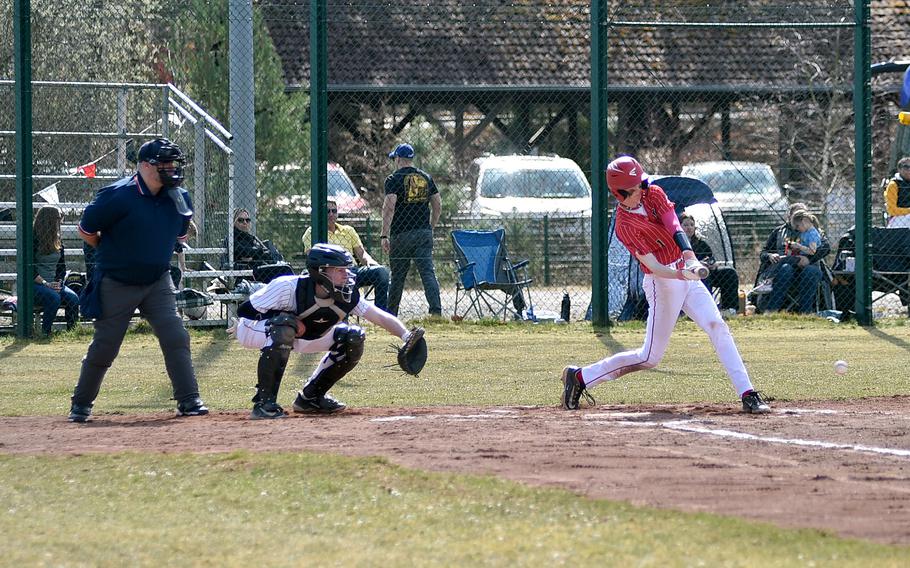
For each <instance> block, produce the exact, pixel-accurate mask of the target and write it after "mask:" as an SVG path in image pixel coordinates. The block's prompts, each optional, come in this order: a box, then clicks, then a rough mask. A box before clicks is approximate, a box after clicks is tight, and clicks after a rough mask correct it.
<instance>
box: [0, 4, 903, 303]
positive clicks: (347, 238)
mask: <svg viewBox="0 0 910 568" xmlns="http://www.w3.org/2000/svg"><path fill="white" fill-rule="evenodd" d="M886 4H887V5H886ZM7 6H9V5H7ZM31 9H32V15H31V25H32V38H33V49H32V68H33V79H35V80H36V81H44V82H47V83H46V84H38V85H36V87H35V89H34V107H33V112H34V130H35V133H34V136H33V140H34V160H33V171H34V174H35V178H34V185H35V187H34V192H35V193H36V194H37V195H36V197H35V203H36V209H37V208H39V204H44V203H53V200H54V199H56V200H57V202H58V203H59V205H60V207H61V208H62V209H63V211H64V213H65V216H64V222H63V226H64V233H63V236H64V243H65V244H66V245H67V251H66V253H67V262H68V263H71V264H72V267H73V269H75V270H81V269H82V267H81V265H80V259H79V257H78V255H77V254H71V253H75V251H78V250H79V249H81V246H80V243H79V241H78V239H76V238H75V234H74V233H73V232H72V231H73V228H72V227H73V226H74V225H75V223H76V222H77V221H78V215H79V211H80V209H79V207H80V206H84V204H85V203H87V202H88V201H89V200H90V199H91V197H92V194H93V192H94V191H96V190H97V189H98V188H99V187H101V186H102V185H104V183H106V182H107V181H110V180H112V179H115V178H117V177H118V176H122V175H128V174H129V173H130V172H132V171H134V170H135V167H136V165H135V163H134V162H133V161H132V160H133V159H134V157H133V153H134V152H135V148H137V145H138V144H141V143H142V142H143V141H144V140H147V139H150V138H152V137H155V136H162V135H163V136H169V137H171V138H172V139H174V140H175V141H177V143H178V144H179V145H180V146H181V147H182V148H183V149H184V150H185V152H186V153H187V157H188V164H187V181H186V184H185V185H186V187H187V189H188V190H189V191H190V193H191V195H192V196H193V199H194V203H195V206H196V216H195V220H196V224H197V226H198V235H197V236H195V237H194V238H191V240H190V246H191V247H193V248H192V249H191V250H190V251H188V254H187V257H186V258H187V274H188V277H187V280H186V281H185V284H186V285H189V286H192V287H195V288H199V289H208V288H212V290H213V291H217V292H218V293H221V294H222V295H224V296H225V298H226V300H227V301H231V300H229V298H230V297H233V294H232V293H233V292H235V287H236V285H237V284H238V283H239V282H240V281H241V279H243V278H251V277H252V273H251V269H252V268H253V267H255V266H256V265H260V264H269V263H273V262H275V261H276V260H278V259H279V258H283V259H284V260H285V261H287V262H289V263H290V264H291V265H292V267H293V268H294V269H295V270H299V269H301V268H302V266H303V258H304V253H305V250H306V248H307V247H308V246H309V244H308V243H305V242H304V239H303V235H304V233H305V232H306V231H307V229H308V228H309V227H310V225H311V215H312V213H313V204H312V203H311V197H310V196H311V187H312V178H313V176H312V172H311V160H310V154H311V152H310V140H311V137H310V104H309V103H310V99H309V87H310V72H309V69H310V18H311V5H310V2H308V1H293V0H259V1H256V2H252V3H250V2H248V1H239V0H219V1H215V0H192V1H181V2H160V1H158V2H150V1H148V0H126V1H124V2H121V3H118V4H116V5H114V4H110V5H104V6H102V5H100V4H81V5H79V6H78V7H73V6H70V5H69V4H67V3H64V2H62V1H61V0H33V1H32V2H31ZM0 10H5V11H2V12H0V28H2V29H3V31H4V34H3V37H4V38H12V36H13V34H12V27H13V26H12V11H11V9H10V8H9V7H6V8H2V9H0ZM905 11H906V10H902V9H901V8H900V7H899V6H892V5H891V4H890V3H878V4H876V5H875V6H873V10H872V16H871V23H872V31H873V54H874V55H873V61H887V60H889V59H894V58H895V57H899V56H900V53H899V49H900V48H899V47H898V46H899V45H901V41H900V38H901V36H902V31H903V30H905V29H906V25H907V24H908V16H907V15H905V13H904V12H905ZM326 14H327V17H326V20H327V23H326V31H327V38H328V57H327V59H328V109H327V110H328V113H327V114H328V129H327V132H326V134H325V138H324V140H325V141H326V142H327V144H328V161H329V163H328V166H327V176H328V193H329V196H330V197H332V198H333V201H332V202H330V203H329V205H328V207H326V209H327V210H331V209H337V215H336V214H334V213H333V214H330V215H329V217H328V220H329V235H328V238H329V240H330V241H335V242H339V243H341V244H345V245H347V246H349V247H354V248H355V249H356V248H362V251H363V252H365V253H367V256H363V255H360V256H361V258H360V259H359V260H361V262H362V263H363V264H364V265H366V264H370V263H377V264H381V265H384V266H385V267H387V268H390V269H391V270H390V271H389V272H390V273H391V276H390V281H389V282H388V284H389V286H376V285H375V282H374V281H375V274H373V275H372V276H371V277H370V278H372V280H365V281H364V283H365V284H369V286H368V287H371V288H372V293H373V294H374V296H373V297H374V298H375V294H379V295H380V296H383V295H385V294H390V295H391V309H395V308H396V307H397V309H398V311H399V313H400V314H401V315H402V316H404V317H406V318H410V317H415V316H420V315H423V314H426V313H428V312H431V313H432V312H435V311H437V310H439V311H440V312H441V313H442V315H443V316H444V317H452V316H454V317H455V318H456V319H458V318H460V317H468V318H476V317H478V316H483V317H504V318H507V319H508V318H523V319H528V318H535V317H536V318H538V319H555V318H558V317H560V316H561V315H563V314H562V313H561V312H563V307H564V306H566V304H569V305H568V306H566V307H568V316H569V317H570V319H573V320H576V319H580V318H582V317H584V316H585V312H586V311H587V308H588V307H589V305H590V303H591V297H592V289H591V282H592V270H591V264H592V239H591V234H592V230H595V229H594V228H592V223H593V222H595V219H597V218H598V217H597V215H593V214H592V196H591V191H592V190H591V180H593V179H594V178H595V177H597V176H601V175H602V170H603V166H604V164H592V163H591V154H592V144H591V140H592V135H593V134H594V133H592V132H591V126H590V124H591V122H590V121H591V92H590V89H591V57H592V54H591V33H592V27H591V3H590V2H587V1H582V0H575V1H572V0H564V1H530V2H506V1H498V0H496V1H494V0H491V1H485V2H475V3H471V4H463V3H455V2H449V1H447V0H442V1H440V2H433V3H427V2H404V3H395V4H388V3H375V2H356V1H351V2H328V3H327V10H326ZM607 14H608V22H607V23H606V26H607V28H608V29H607V38H608V41H607V46H606V57H607V61H608V75H607V87H608V93H609V96H608V107H607V114H608V132H606V133H601V134H602V135H605V136H606V139H607V141H608V144H609V154H610V155H616V154H619V153H631V154H634V155H636V156H637V157H638V158H639V160H640V161H641V162H642V163H643V164H644V166H645V168H646V169H647V170H648V172H649V174H651V175H652V176H653V177H654V178H655V183H657V184H658V185H665V186H667V187H670V186H674V184H679V181H678V180H677V179H675V178H676V176H686V177H691V178H695V179H697V180H700V181H701V182H704V184H706V185H707V187H708V188H709V189H710V190H711V192H712V193H713V196H714V198H715V199H716V202H715V203H714V204H711V203H692V204H688V205H689V207H688V208H687V212H688V213H689V214H690V215H691V218H692V219H691V223H690V224H694V226H695V234H696V235H697V236H698V237H700V238H701V240H702V241H703V243H704V245H706V246H707V247H708V248H709V249H710V252H708V250H705V251H704V255H705V256H706V257H709V258H711V259H714V260H716V261H717V263H716V267H717V270H715V271H714V272H712V282H711V283H712V285H713V287H714V288H715V290H716V291H717V296H718V302H719V304H720V306H721V307H722V308H728V309H736V310H741V309H742V308H743V306H742V304H743V303H744V302H743V300H745V301H747V302H749V303H751V304H752V305H754V306H756V309H757V310H758V311H770V310H773V309H789V310H794V311H811V312H817V311H823V310H825V309H838V310H843V309H844V308H845V307H848V306H850V307H852V298H853V297H854V295H855V293H854V292H853V290H854V286H853V283H852V275H851V273H850V271H849V268H850V265H851V263H850V261H849V259H850V258H854V259H856V258H860V259H862V258H863V255H862V250H861V251H860V252H859V253H856V252H852V251H853V249H852V248H851V246H852V245H851V242H850V239H849V238H847V239H846V240H844V242H843V243H839V241H840V240H841V237H842V236H843V235H845V233H847V231H848V229H850V227H851V226H852V225H853V222H854V218H855V192H854V189H853V188H854V178H855V173H854V172H855V168H856V163H855V162H856V160H855V158H854V144H855V138H856V133H855V127H854V124H855V119H854V100H853V97H854V63H853V61H854V49H855V41H854V39H855V38H854V34H855V30H856V27H855V25H854V20H855V16H854V6H853V3H852V2H847V1H844V2H821V1H818V2H808V3H800V4H799V5H794V6H792V7H786V6H783V5H780V4H773V3H767V2H761V1H751V2H722V3H710V4H708V3H703V2H612V3H608V4H607ZM7 32H9V33H7ZM12 69H13V45H12V39H10V40H9V41H8V42H6V41H5V42H4V43H3V45H0V71H2V72H0V79H4V80H5V81H3V82H0V103H2V105H3V106H2V108H5V109H13V108H14V105H13V100H12V97H13V92H14V91H13V84H12V82H11V81H9V80H8V79H12V77H13V76H12ZM903 69H904V67H901V66H900V65H898V66H896V67H895V68H894V69H892V71H894V70H896V71H897V72H884V73H881V74H876V75H874V76H873V87H874V90H873V94H874V98H873V102H874V107H873V110H874V121H873V124H874V130H873V133H874V137H873V152H872V156H873V160H874V162H873V165H874V168H873V178H875V179H877V180H880V179H883V178H889V177H891V176H892V175H894V174H895V173H896V172H898V170H897V162H898V160H899V158H900V157H902V155H903V154H904V153H905V152H910V148H907V146H910V140H908V139H907V137H906V132H905V130H906V129H905V128H904V127H900V126H899V125H898V123H897V122H896V120H894V116H895V115H896V111H897V108H898V91H899V86H900V82H901V77H902V75H901V72H902V71H903ZM882 70H884V68H882ZM63 82H71V83H69V84H64V83H63ZM168 85H172V86H168ZM183 93H185V95H183ZM14 130H15V126H14V116H13V113H12V112H11V111H10V112H6V113H2V116H0V193H2V196H0V200H2V201H3V202H4V205H5V206H6V208H5V209H4V213H2V215H3V217H2V220H0V222H2V226H0V239H2V241H3V245H2V247H3V248H4V253H5V256H4V257H3V261H4V265H3V268H2V272H3V273H7V274H9V273H11V272H14V271H15V265H14V260H15V251H14V250H10V249H15V248H16V245H15V243H14V240H15V231H14V225H15V215H16V207H14V206H13V202H15V195H14V179H13V177H14V176H13V175H12V174H14V161H15V148H14V136H13V135H14ZM228 132H229V134H228ZM400 144H408V145H409V147H410V148H405V149H404V150H399V152H398V155H397V156H395V157H394V158H390V157H389V154H390V153H392V152H393V151H395V150H396V148H399V145H400ZM411 151H413V156H412V157H409V156H411ZM411 168H416V169H411ZM89 172H90V173H91V174H92V176H93V177H90V176H89ZM898 175H899V174H898ZM658 176H660V177H658ZM664 176H666V177H664ZM908 177H910V173H908ZM874 185H875V191H874V192H873V196H872V212H873V218H872V224H873V226H885V224H886V215H887V222H892V223H894V221H892V219H898V218H900V215H901V213H902V212H910V210H908V211H903V209H906V208H907V207H910V203H906V200H907V199H910V197H907V196H908V193H910V189H904V182H903V181H902V180H897V182H896V183H895V185H896V186H898V187H897V190H896V191H893V192H892V194H893V195H895V197H894V203H893V206H892V207H890V208H889V207H888V205H887V203H886V200H885V198H884V188H883V187H882V188H879V187H878V185H879V184H878V182H876V183H875V184H874ZM687 187H688V186H686V184H685V183H682V184H681V185H680V188H679V189H674V191H676V192H679V193H675V194H674V195H683V196H684V195H687V192H691V191H693V190H692V189H691V187H689V189H687ZM49 188H50V189H49ZM54 191H56V195H54ZM680 199H686V198H685V197H680ZM709 201H710V200H709ZM797 203H803V204H805V209H806V210H807V211H808V212H809V213H810V214H811V215H812V217H810V218H809V219H808V223H809V224H810V225H812V228H817V232H818V234H819V235H820V237H821V240H820V242H818V241H817V240H816V239H815V237H814V236H813V235H814V234H815V232H814V231H813V230H812V229H811V228H809V229H807V230H805V231H802V233H804V234H802V235H799V234H797V233H796V229H795V228H794V229H792V230H788V231H778V229H779V228H780V227H781V226H782V225H784V224H785V223H786V222H787V220H788V216H789V210H790V208H791V206H792V205H794V204H797ZM333 205H334V207H333ZM317 207H319V208H323V207H325V205H323V204H319V205H318V206H317ZM902 208H903V209H902ZM247 218H249V219H250V220H251V222H250V223H246V222H245V219H247ZM340 225H346V226H348V227H350V229H345V228H339V226H340ZM499 229H502V232H501V233H499V232H497V230H499ZM352 230H353V231H355V232H356V238H355V237H352V233H351V231H352ZM775 231H778V232H775ZM901 234H902V233H901V232H895V233H889V234H887V235H885V236H884V237H881V236H880V232H873V233H872V235H871V236H869V237H868V238H867V236H866V235H861V239H866V240H864V241H863V242H866V243H867V244H868V242H870V240H871V244H872V245H873V247H874V248H873V249H872V252H873V256H874V255H876V254H878V255H880V256H881V257H882V258H887V259H888V260H887V262H885V264H884V265H881V264H876V263H877V262H879V261H876V260H875V259H874V258H873V262H872V264H871V269H874V270H875V272H877V273H878V274H876V275H875V278H876V279H875V281H874V282H875V284H876V291H875V293H874V296H875V297H876V298H878V297H882V298H883V300H882V302H880V304H881V305H886V304H887V303H888V302H891V303H892V304H894V305H896V306H897V309H898V310H899V309H900V307H901V305H903V306H906V299H907V294H905V293H903V292H901V283H902V282H904V281H905V280H906V268H908V267H906V266H904V265H903V264H901V263H902V262H903V259H904V258H906V257H905V256H902V255H905V254H906V253H905V250H906V246H905V244H901V243H902V242H904V243H905V241H900V238H899V237H900V235H901ZM430 235H431V237H430ZM848 236H849V235H848ZM460 239H461V240H460ZM464 239H467V240H464ZM488 239H491V240H488ZM266 240H267V241H269V242H264V241H266ZM892 241H893V242H892ZM812 242H815V245H814V246H815V252H814V253H811V252H809V251H810V250H811V246H812ZM358 244H359V245H360V246H359V247H358V246H357V245H358ZM614 244H615V242H614V243H611V245H610V247H609V255H608V258H609V271H610V277H609V280H610V283H609V288H610V293H609V306H610V313H611V314H612V316H613V317H620V316H621V315H622V316H623V317H637V316H640V315H641V310H640V309H638V308H640V306H636V305H635V303H636V300H637V299H638V298H639V297H640V296H639V294H638V291H637V282H638V278H639V276H640V275H639V274H638V272H637V269H636V266H635V263H634V261H632V260H630V259H629V256H628V254H627V253H625V252H624V250H623V248H622V247H620V246H613V245H614ZM802 247H809V248H806V249H805V250H803V248H802ZM886 247H892V250H890V251H889V250H886ZM901 247H904V248H901ZM276 251H277V252H278V253H279V254H276ZM353 252H357V253H358V254H359V251H356V250H355V251H353ZM506 253H507V254H506ZM593 254H594V255H601V256H604V255H607V254H608V253H607V251H593ZM279 255H280V256H279ZM506 259H507V260H506ZM525 260H527V261H528V262H527V264H524V263H523V262H522V261H525ZM774 260H777V262H773V261H774ZM807 262H808V264H806V263H807ZM856 263H857V260H854V261H852V264H853V265H854V266H855V265H856ZM772 264H773V268H770V269H769V268H768V266H769V265H772ZM860 264H862V263H861V261H860ZM412 265H413V266H412ZM515 265H521V266H519V267H517V268H515V269H514V270H513V267H514V266H515ZM885 269H887V270H885ZM221 270H233V271H235V272H230V273H221V274H216V273H217V272H218V271H221ZM238 270H239V271H240V272H236V271H238ZM363 272H364V274H367V273H371V272H373V271H369V270H364V271H363ZM819 273H820V274H819ZM902 273H903V277H902V276H901V274H902ZM215 276H218V277H219V278H215ZM879 277H884V278H886V279H887V280H888V281H890V282H892V283H897V284H898V286H897V287H896V288H895V287H894V286H892V285H891V284H887V282H885V283H883V281H881V279H880V278H879ZM733 278H735V281H734V280H733ZM902 278H903V280H902ZM213 280H214V282H213ZM529 280H530V282H528V281H529ZM731 282H733V284H731ZM8 283H9V278H7V282H6V283H0V287H4V288H6V287H7V286H6V284H8ZM213 283H214V284H216V286H212V284H213ZM879 284H881V285H879ZM903 286H904V288H906V286H905V285H903ZM783 287H786V288H787V290H786V293H782V292H781V289H782V288H783ZM879 288H880V289H879ZM386 289H388V290H389V292H385V290H386ZM437 290H438V292H437ZM804 290H807V291H806V292H805V293H803V291H804ZM895 292H897V293H895ZM399 294H400V299H399ZM483 294H486V296H487V297H490V298H492V299H491V300H490V301H493V299H495V300H499V303H493V304H488V303H487V302H486V300H485V299H484V296H483ZM743 296H745V297H744V298H743ZM895 298H896V300H895ZM377 301H380V302H381V301H382V299H377ZM895 301H896V303H895ZM387 305H388V304H387ZM210 316H211V317H214V313H213V310H210Z"/></svg>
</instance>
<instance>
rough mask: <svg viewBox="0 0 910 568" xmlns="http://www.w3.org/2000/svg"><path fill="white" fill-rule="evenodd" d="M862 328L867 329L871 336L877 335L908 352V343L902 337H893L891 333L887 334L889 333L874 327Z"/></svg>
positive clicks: (909, 345)
mask: <svg viewBox="0 0 910 568" xmlns="http://www.w3.org/2000/svg"><path fill="white" fill-rule="evenodd" d="M862 329H864V330H866V331H868V332H869V335H873V336H875V337H877V338H878V339H881V340H883V341H887V342H888V343H890V344H891V345H894V346H895V347H898V348H900V349H903V350H904V351H907V352H910V343H908V342H906V341H904V340H903V339H898V338H897V337H894V336H893V335H889V334H887V333H885V332H884V331H882V330H880V329H878V328H875V327H863V328H862Z"/></svg>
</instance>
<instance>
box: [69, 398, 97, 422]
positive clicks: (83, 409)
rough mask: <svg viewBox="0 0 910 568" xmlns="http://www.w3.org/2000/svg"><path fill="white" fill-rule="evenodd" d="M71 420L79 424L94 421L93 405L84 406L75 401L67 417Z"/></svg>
mask: <svg viewBox="0 0 910 568" xmlns="http://www.w3.org/2000/svg"><path fill="white" fill-rule="evenodd" d="M67 420H69V421H70V422H77V423H79V424H82V423H85V422H91V421H92V407H91V405H86V406H83V405H81V404H76V403H73V405H72V406H71V407H70V415H69V418H67Z"/></svg>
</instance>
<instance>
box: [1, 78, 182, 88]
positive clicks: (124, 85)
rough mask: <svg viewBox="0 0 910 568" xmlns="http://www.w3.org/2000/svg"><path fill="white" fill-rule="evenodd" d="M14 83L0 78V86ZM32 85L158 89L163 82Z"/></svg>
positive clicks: (75, 82) (35, 83)
mask: <svg viewBox="0 0 910 568" xmlns="http://www.w3.org/2000/svg"><path fill="white" fill-rule="evenodd" d="M15 84H16V81H14V80H12V79H0V86H3V87H11V86H13V85H15ZM32 85H38V86H43V87H101V88H103V89H124V88H134V89H160V88H162V87H164V86H166V85H165V83H106V82H101V83H94V82H91V81H32Z"/></svg>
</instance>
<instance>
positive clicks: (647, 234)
mask: <svg viewBox="0 0 910 568" xmlns="http://www.w3.org/2000/svg"><path fill="white" fill-rule="evenodd" d="M641 207H643V208H644V213H645V214H644V215H642V214H641V211H637V212H633V211H628V210H626V209H625V208H623V207H622V206H621V205H620V206H619V207H617V208H616V224H615V227H616V237H617V238H618V239H619V241H620V242H621V243H622V244H623V245H625V247H626V248H627V249H629V252H631V253H632V254H633V255H634V254H638V255H646V254H648V253H651V254H653V255H654V256H655V257H656V258H657V261H658V262H659V263H661V264H670V263H671V262H673V261H675V260H678V259H679V258H680V255H682V251H681V250H679V247H678V246H677V245H676V242H675V241H674V240H673V235H672V234H671V233H670V231H668V230H667V228H666V227H664V224H663V221H661V220H660V217H661V215H663V214H664V212H665V211H667V210H672V209H673V203H672V202H671V201H670V200H669V199H667V194H666V193H664V190H663V189H661V188H660V186H657V185H649V186H648V187H647V189H643V190H642V192H641ZM641 269H642V270H643V271H644V272H645V274H650V273H651V271H650V270H649V269H648V267H647V266H645V265H644V264H642V265H641Z"/></svg>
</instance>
